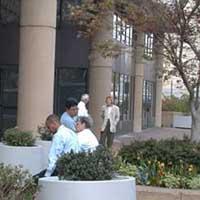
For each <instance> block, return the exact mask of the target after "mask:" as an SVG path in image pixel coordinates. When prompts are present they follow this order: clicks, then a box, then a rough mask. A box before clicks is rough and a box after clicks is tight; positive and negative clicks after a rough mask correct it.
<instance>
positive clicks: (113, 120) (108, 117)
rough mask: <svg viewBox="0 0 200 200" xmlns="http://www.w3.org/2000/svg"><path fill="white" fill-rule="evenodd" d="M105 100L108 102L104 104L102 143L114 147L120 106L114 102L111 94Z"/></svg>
mask: <svg viewBox="0 0 200 200" xmlns="http://www.w3.org/2000/svg"><path fill="white" fill-rule="evenodd" d="M105 102H106V104H105V105H103V106H102V113H101V117H102V119H103V124H102V127H101V137H100V144H102V145H104V146H105V147H108V148H110V147H112V144H113V140H114V134H115V133H116V127H117V124H118V122H119V120H120V112H119V107H118V106H116V105H114V104H113V99H112V97H111V96H107V97H106V100H105Z"/></svg>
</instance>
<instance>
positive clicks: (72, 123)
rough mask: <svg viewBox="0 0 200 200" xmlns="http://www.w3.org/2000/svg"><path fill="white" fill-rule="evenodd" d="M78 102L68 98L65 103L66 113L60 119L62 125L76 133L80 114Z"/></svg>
mask: <svg viewBox="0 0 200 200" xmlns="http://www.w3.org/2000/svg"><path fill="white" fill-rule="evenodd" d="M77 105H78V102H77V100H76V99H74V98H68V99H67V101H66V103H65V108H66V110H65V112H64V113H63V114H62V116H61V118H60V122H61V124H63V125H64V126H65V127H67V128H69V129H71V130H73V131H74V132H75V131H76V117H77V114H78V106H77Z"/></svg>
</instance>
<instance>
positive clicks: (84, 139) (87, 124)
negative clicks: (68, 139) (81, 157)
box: [76, 117, 99, 152]
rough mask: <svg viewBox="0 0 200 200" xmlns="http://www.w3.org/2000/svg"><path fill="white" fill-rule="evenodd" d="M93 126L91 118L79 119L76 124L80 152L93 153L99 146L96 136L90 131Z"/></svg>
mask: <svg viewBox="0 0 200 200" xmlns="http://www.w3.org/2000/svg"><path fill="white" fill-rule="evenodd" d="M91 124H92V122H91V120H90V118H89V117H79V118H78V120H77V122H76V130H77V134H78V141H79V146H80V151H84V152H92V151H94V150H95V149H96V147H97V146H98V145H99V142H98V140H97V138H96V136H95V135H94V134H93V133H92V131H91V130H90V128H91Z"/></svg>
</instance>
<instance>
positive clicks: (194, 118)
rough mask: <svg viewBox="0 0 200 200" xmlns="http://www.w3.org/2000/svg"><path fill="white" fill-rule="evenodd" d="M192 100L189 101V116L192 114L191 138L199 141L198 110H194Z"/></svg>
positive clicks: (199, 122)
mask: <svg viewBox="0 0 200 200" xmlns="http://www.w3.org/2000/svg"><path fill="white" fill-rule="evenodd" d="M193 105H194V102H191V108H192V109H191V116H192V128H191V140H192V141H195V142H200V110H199V109H198V110H196V109H195V106H193Z"/></svg>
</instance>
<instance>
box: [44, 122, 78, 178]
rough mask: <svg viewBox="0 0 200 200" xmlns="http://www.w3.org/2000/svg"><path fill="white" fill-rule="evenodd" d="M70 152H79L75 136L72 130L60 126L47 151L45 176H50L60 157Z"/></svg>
mask: <svg viewBox="0 0 200 200" xmlns="http://www.w3.org/2000/svg"><path fill="white" fill-rule="evenodd" d="M71 151H73V152H75V153H77V152H78V151H79V144H78V137H77V134H76V133H74V132H73V131H72V130H70V129H68V128H66V127H65V126H64V125H61V126H60V127H59V128H58V130H57V132H56V134H55V135H54V136H53V140H52V144H51V148H50V151H49V164H48V168H47V170H46V173H45V176H51V174H52V173H53V172H54V170H55V168H56V162H57V160H58V158H59V157H60V156H62V155H63V154H65V153H70V152H71Z"/></svg>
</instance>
